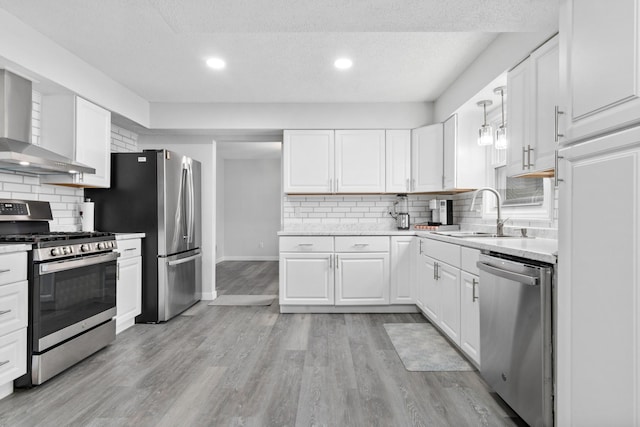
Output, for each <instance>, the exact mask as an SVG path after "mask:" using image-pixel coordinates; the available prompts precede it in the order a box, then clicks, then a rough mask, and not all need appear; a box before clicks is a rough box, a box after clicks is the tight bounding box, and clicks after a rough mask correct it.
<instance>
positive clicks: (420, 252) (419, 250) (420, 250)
mask: <svg viewBox="0 0 640 427" xmlns="http://www.w3.org/2000/svg"><path fill="white" fill-rule="evenodd" d="M418 242H419V243H420V248H419V249H418V253H419V254H420V255H422V240H419V241H418Z"/></svg>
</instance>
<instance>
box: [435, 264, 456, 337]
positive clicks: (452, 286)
mask: <svg viewBox="0 0 640 427" xmlns="http://www.w3.org/2000/svg"><path fill="white" fill-rule="evenodd" d="M436 276H437V285H436V286H437V287H438V290H439V293H440V327H441V328H442V330H443V331H444V333H445V334H447V335H448V336H449V338H451V340H452V341H453V342H455V343H456V344H457V345H460V270H459V269H457V268H455V267H452V266H450V265H448V264H444V263H442V262H438V270H437V271H436Z"/></svg>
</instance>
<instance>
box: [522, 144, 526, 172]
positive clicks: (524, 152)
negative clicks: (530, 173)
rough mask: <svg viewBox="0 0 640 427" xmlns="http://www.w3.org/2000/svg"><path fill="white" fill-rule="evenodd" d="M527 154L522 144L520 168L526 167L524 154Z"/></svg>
mask: <svg viewBox="0 0 640 427" xmlns="http://www.w3.org/2000/svg"><path fill="white" fill-rule="evenodd" d="M526 155H527V149H526V148H524V146H523V147H522V169H526V166H525V163H524V159H525V156H526Z"/></svg>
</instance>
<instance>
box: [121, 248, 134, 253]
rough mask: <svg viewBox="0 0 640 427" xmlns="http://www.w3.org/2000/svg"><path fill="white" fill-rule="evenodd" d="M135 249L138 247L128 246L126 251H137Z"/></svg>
mask: <svg viewBox="0 0 640 427" xmlns="http://www.w3.org/2000/svg"><path fill="white" fill-rule="evenodd" d="M135 250H136V248H127V249H125V250H124V251H125V252H127V251H135Z"/></svg>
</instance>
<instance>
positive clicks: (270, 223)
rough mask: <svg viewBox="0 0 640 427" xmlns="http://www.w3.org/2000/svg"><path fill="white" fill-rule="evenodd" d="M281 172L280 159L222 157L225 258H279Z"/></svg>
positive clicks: (227, 259) (228, 259)
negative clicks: (223, 158)
mask: <svg viewBox="0 0 640 427" xmlns="http://www.w3.org/2000/svg"><path fill="white" fill-rule="evenodd" d="M280 176H281V175H280V159H225V160H224V184H225V185H224V197H223V201H222V203H223V204H224V228H225V230H224V254H223V259H224V260H226V261H230V260H231V261H232V260H277V259H278V236H277V233H278V231H280V211H281V207H280V199H281V194H282V193H281V185H280Z"/></svg>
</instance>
